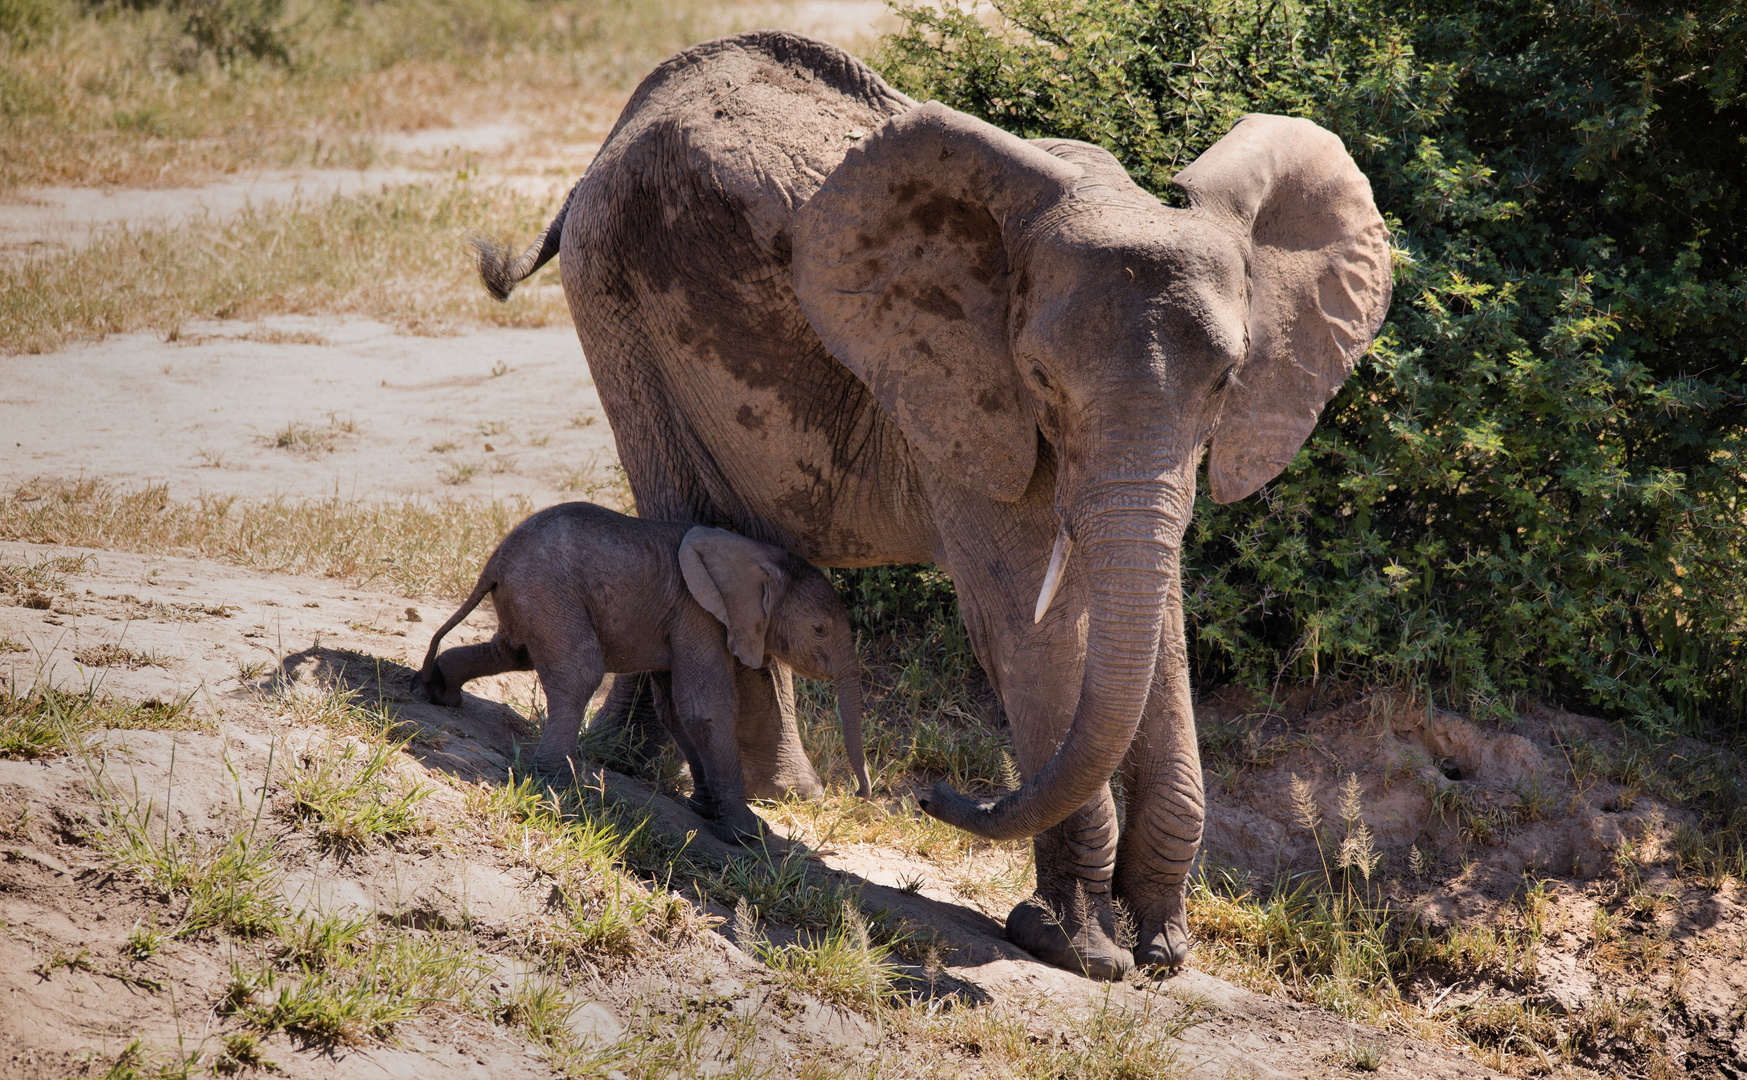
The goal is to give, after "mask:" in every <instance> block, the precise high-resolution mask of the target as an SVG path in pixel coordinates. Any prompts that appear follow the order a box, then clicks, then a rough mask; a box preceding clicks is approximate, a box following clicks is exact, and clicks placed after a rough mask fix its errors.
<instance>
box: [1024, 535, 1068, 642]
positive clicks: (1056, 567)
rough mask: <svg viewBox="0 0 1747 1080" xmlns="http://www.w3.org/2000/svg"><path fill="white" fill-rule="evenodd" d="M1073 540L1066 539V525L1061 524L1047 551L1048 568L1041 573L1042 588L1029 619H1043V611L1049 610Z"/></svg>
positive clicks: (1035, 621)
mask: <svg viewBox="0 0 1747 1080" xmlns="http://www.w3.org/2000/svg"><path fill="white" fill-rule="evenodd" d="M1073 547H1074V542H1073V541H1072V540H1070V539H1068V527H1067V525H1066V524H1063V525H1062V528H1061V531H1060V532H1058V533H1056V534H1055V550H1053V551H1051V552H1050V553H1049V569H1048V570H1046V571H1044V574H1043V588H1041V589H1039V590H1038V591H1037V610H1036V611H1035V612H1033V613H1032V616H1031V621H1032V622H1034V623H1040V622H1042V621H1043V613H1044V612H1046V611H1048V610H1049V603H1050V601H1051V600H1054V599H1055V591H1056V590H1057V589H1059V588H1061V585H1062V571H1063V570H1065V569H1067V565H1068V552H1069V551H1071V550H1073Z"/></svg>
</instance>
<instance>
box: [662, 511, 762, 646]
mask: <svg viewBox="0 0 1747 1080" xmlns="http://www.w3.org/2000/svg"><path fill="white" fill-rule="evenodd" d="M782 557H783V552H782V550H781V549H780V548H774V547H771V546H770V545H769V544H761V543H759V542H758V541H756V540H748V539H747V538H746V537H744V536H740V535H738V534H737V533H731V532H728V531H727V530H726V529H712V528H709V527H707V526H703V525H699V526H698V527H697V528H695V529H693V530H692V531H690V532H688V533H686V534H685V539H684V540H681V541H680V544H679V569H680V573H682V574H684V575H685V587H686V588H687V589H690V590H691V594H692V596H693V597H694V598H695V599H696V600H697V602H698V603H700V604H702V605H704V607H705V609H706V610H708V611H709V613H710V614H711V615H714V616H715V617H716V618H718V619H720V620H721V621H722V625H723V626H726V627H727V628H728V650H729V651H730V652H732V653H733V654H734V656H735V658H736V659H738V660H739V661H740V662H741V663H742V664H745V665H746V666H747V667H755V668H756V667H763V666H764V633H765V630H766V629H768V628H769V626H770V610H771V608H772V607H773V606H774V605H775V603H776V594H777V592H778V590H780V589H781V588H782V581H783V572H782V569H781V566H780V565H779V563H780V561H781V559H782Z"/></svg>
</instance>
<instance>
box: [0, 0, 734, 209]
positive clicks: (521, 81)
mask: <svg viewBox="0 0 1747 1080" xmlns="http://www.w3.org/2000/svg"><path fill="white" fill-rule="evenodd" d="M235 7H236V8H238V9H242V8H245V7H246V5H235ZM183 20H184V16H183V15H182V14H181V13H180V12H179V11H177V10H175V9H174V8H170V9H166V8H159V7H154V6H152V5H149V4H140V5H132V4H104V5H84V4H78V3H75V2H74V0H19V2H16V3H11V4H8V5H7V6H6V7H5V8H0V100H4V101H5V102H6V108H4V109H3V110H0V192H3V191H5V190H7V189H9V188H14V187H19V186H30V185H50V184H70V185H89V184H106V185H107V184H122V185H130V186H154V185H165V184H174V183H188V182H191V181H198V180H201V179H204V178H206V177H209V176H211V175H213V174H223V173H230V172H235V171H237V170H239V169H245V168H259V167H288V166H317V167H335V168H348V169H355V168H363V167H365V166H369V165H373V164H378V163H382V162H384V161H390V162H392V161H393V160H395V155H394V154H393V153H392V152H390V151H389V150H388V149H387V148H386V147H385V145H384V142H383V140H382V136H383V135H385V134H391V133H397V132H411V131H419V130H422V129H426V128H431V127H444V126H450V125H465V124H479V123H493V122H503V121H506V120H508V121H512V122H516V123H518V124H521V125H523V126H526V127H529V128H531V129H532V132H533V134H532V137H531V138H530V139H529V140H527V142H528V143H531V144H532V145H520V146H518V149H519V150H521V151H523V152H524V153H528V154H532V155H538V158H539V159H540V160H542V161H543V162H550V161H552V160H554V159H555V158H556V156H557V155H556V151H557V149H558V148H559V147H561V146H564V145H567V144H568V145H573V144H574V143H575V142H577V141H578V139H579V138H580V139H586V138H588V137H590V135H591V134H592V135H593V136H594V137H598V134H600V133H604V131H605V128H606V126H607V125H610V123H611V122H612V118H613V115H614V113H616V112H617V107H618V103H619V102H620V101H621V100H622V99H623V96H624V95H625V93H626V92H628V91H629V89H630V88H631V87H632V86H633V85H634V84H635V82H636V80H637V79H639V78H640V77H641V76H642V75H643V73H644V72H646V71H647V70H648V69H649V68H650V67H652V66H653V65H654V64H655V63H656V62H657V61H659V60H660V59H661V58H662V57H664V56H666V55H668V54H669V53H671V52H673V51H675V50H677V49H679V48H682V47H684V46H685V45H688V44H691V43H692V42H694V41H699V40H702V39H704V38H708V37H711V36H714V35H715V34H718V33H722V32H725V31H726V30H728V29H730V28H731V27H732V13H731V11H730V10H729V9H726V8H724V7H723V5H720V4H712V3H702V2H699V0H676V2H671V3H653V2H648V0H590V2H587V3H580V4H577V3H563V2H561V0H531V2H530V0H384V2H379V3H372V4H354V3H348V2H346V0H290V2H288V3H287V4H286V5H285V11H284V13H283V15H282V16H281V17H280V18H277V19H272V20H267V21H265V22H264V23H263V25H262V29H263V30H264V31H265V33H266V37H267V38H268V40H270V41H271V42H272V43H273V46H274V47H275V48H283V51H284V56H283V59H282V60H281V59H278V58H274V57H272V56H268V57H267V58H265V59H260V60H257V59H254V58H252V57H251V56H249V55H247V54H246V53H245V54H242V55H237V56H232V57H230V58H228V59H226V60H225V61H224V62H222V63H221V62H219V61H218V59H217V58H216V54H215V53H214V52H213V51H211V50H207V51H205V52H203V51H201V50H200V49H199V48H198V47H197V44H196V43H195V42H194V41H193V40H192V39H191V38H189V37H188V35H187V34H186V33H185V32H184V27H183ZM442 164H444V165H446V166H447V167H449V168H451V169H453V168H454V167H455V166H456V165H457V164H460V165H462V166H463V167H466V166H467V164H468V163H467V162H465V161H463V162H443V163H442Z"/></svg>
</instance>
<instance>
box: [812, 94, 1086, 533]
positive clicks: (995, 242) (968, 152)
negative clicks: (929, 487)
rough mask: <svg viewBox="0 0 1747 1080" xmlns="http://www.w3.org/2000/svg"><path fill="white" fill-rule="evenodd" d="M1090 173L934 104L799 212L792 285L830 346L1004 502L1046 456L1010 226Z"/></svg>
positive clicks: (850, 164) (902, 423) (901, 121)
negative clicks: (1012, 299) (1015, 313)
mask: <svg viewBox="0 0 1747 1080" xmlns="http://www.w3.org/2000/svg"><path fill="white" fill-rule="evenodd" d="M1079 175H1080V170H1079V169H1078V168H1077V167H1076V166H1074V165H1073V164H1071V163H1069V162H1065V161H1062V160H1060V159H1058V158H1056V157H1053V156H1051V155H1050V154H1048V153H1046V152H1044V151H1043V150H1040V149H1038V148H1037V147H1035V146H1032V145H1030V144H1029V143H1027V142H1025V141H1024V140H1023V139H1019V138H1016V137H1014V136H1012V135H1009V134H1008V133H1006V132H1005V131H1002V130H1001V129H1000V128H997V127H992V126H990V125H989V124H986V123H984V122H982V121H981V120H977V119H975V118H974V117H970V116H966V115H964V114H963V113H959V112H955V111H953V110H952V109H949V108H947V107H946V106H944V105H941V104H939V103H938V102H929V103H928V104H926V105H923V106H920V107H918V108H916V109H912V110H910V111H909V112H906V113H901V114H899V115H898V116H894V117H892V118H891V119H890V120H887V121H886V122H885V123H884V124H882V125H881V126H880V127H879V128H877V129H875V130H874V131H873V132H871V133H870V134H869V135H868V136H867V137H866V138H864V139H862V140H861V141H860V142H859V143H858V144H857V145H856V146H855V147H854V148H852V149H851V150H850V151H849V153H848V154H847V155H846V156H845V157H844V159H843V163H842V164H841V165H839V166H838V167H837V168H836V170H834V171H833V172H832V173H831V175H830V176H829V177H827V178H826V180H825V183H824V185H823V186H822V187H820V189H819V191H818V192H817V193H816V194H815V195H814V196H813V197H812V198H811V199H810V200H809V201H808V202H807V203H806V205H805V206H803V207H802V208H801V210H800V212H799V213H798V214H797V215H796V216H795V223H794V240H793V243H794V261H793V264H792V265H793V271H794V282H795V295H796V296H797V297H798V298H799V299H800V302H801V309H802V310H803V311H805V312H806V314H807V319H808V321H809V322H811V323H812V325H813V329H814V330H815V331H817V332H818V334H819V337H820V339H821V340H823V341H824V343H825V347H826V348H827V349H829V350H830V351H831V355H833V356H835V357H836V358H837V359H838V360H839V361H841V362H842V363H843V364H844V366H846V367H848V368H849V369H850V370H851V371H853V372H855V374H856V375H857V376H858V377H859V378H860V379H861V380H862V381H863V382H864V383H866V384H867V386H868V388H869V389H870V390H872V391H873V395H874V397H875V399H877V400H878V401H879V403H880V407H881V408H883V409H885V411H886V413H887V414H888V415H890V416H891V418H892V419H893V420H894V421H896V422H897V425H898V427H899V428H900V429H902V430H903V432H904V434H905V435H906V436H908V437H909V439H910V441H911V442H912V443H914V444H915V445H916V446H917V448H918V449H920V450H921V451H922V453H923V454H924V455H926V456H927V457H928V459H929V460H930V461H932V462H934V463H935V464H936V465H939V466H941V467H942V468H944V469H946V470H947V471H948V473H949V475H951V476H952V477H953V478H954V479H957V480H959V481H960V482H961V483H965V484H968V485H969V486H971V487H974V488H976V489H978V490H980V491H982V492H984V493H985V494H987V495H989V496H991V497H993V498H997V499H1003V500H1007V501H1011V500H1014V499H1017V498H1018V497H1019V496H1020V495H1021V494H1023V493H1024V491H1025V487H1026V485H1027V484H1028V483H1029V482H1030V480H1031V474H1032V471H1033V469H1034V468H1035V467H1036V464H1037V429H1036V419H1035V417H1034V416H1033V414H1032V409H1031V400H1030V396H1029V394H1028V392H1027V391H1026V390H1025V388H1024V384H1023V383H1021V381H1020V378H1019V372H1018V369H1017V367H1016V366H1015V364H1014V362H1013V357H1012V352H1011V349H1010V346H1009V343H1008V336H1007V304H1008V250H1007V245H1008V238H1007V236H1005V235H1004V233H1006V232H1007V228H1006V227H1007V226H1008V224H1009V223H1010V222H1012V223H1015V224H1016V223H1017V219H1020V218H1023V217H1025V216H1027V215H1030V214H1033V213H1035V212H1037V211H1038V210H1040V209H1042V208H1044V207H1046V206H1048V205H1050V204H1053V203H1054V202H1055V201H1056V200H1058V199H1060V198H1062V197H1064V196H1065V195H1067V194H1069V193H1070V192H1071V190H1072V185H1073V182H1074V180H1075V179H1076V178H1077V177H1078V176H1079Z"/></svg>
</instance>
